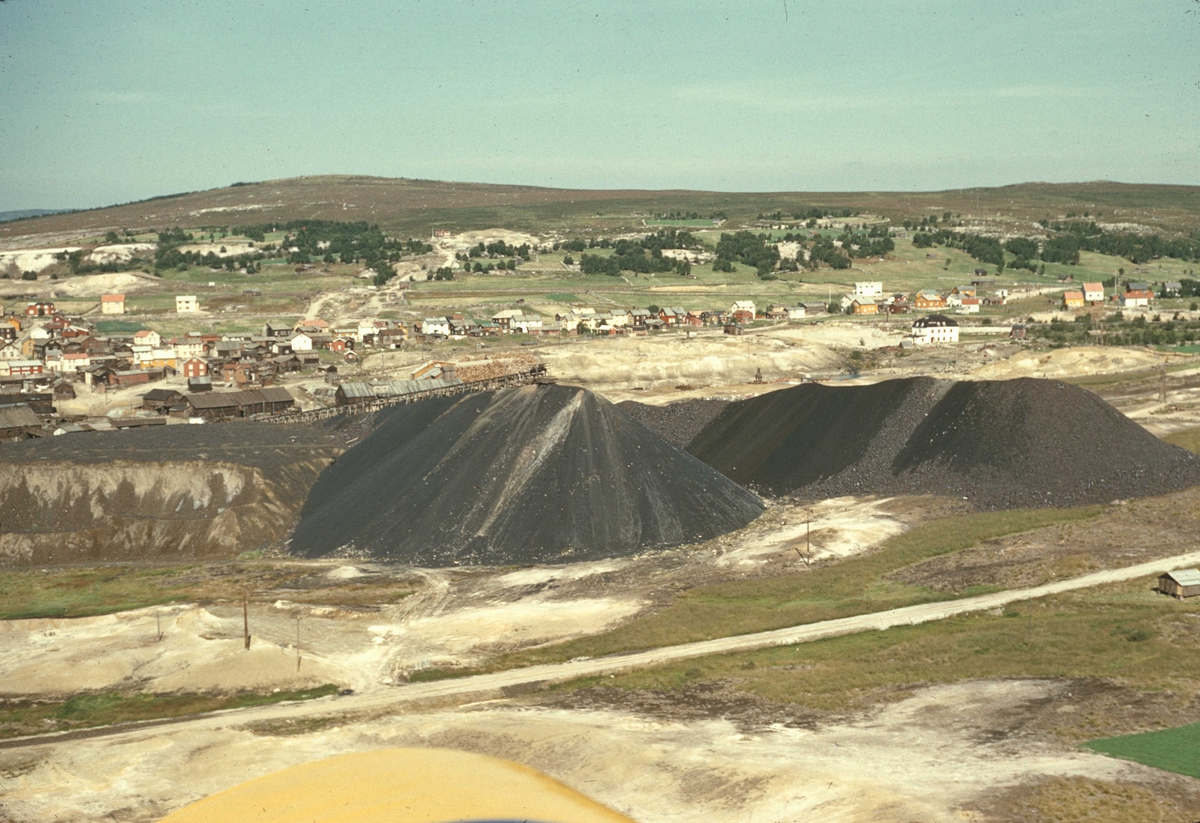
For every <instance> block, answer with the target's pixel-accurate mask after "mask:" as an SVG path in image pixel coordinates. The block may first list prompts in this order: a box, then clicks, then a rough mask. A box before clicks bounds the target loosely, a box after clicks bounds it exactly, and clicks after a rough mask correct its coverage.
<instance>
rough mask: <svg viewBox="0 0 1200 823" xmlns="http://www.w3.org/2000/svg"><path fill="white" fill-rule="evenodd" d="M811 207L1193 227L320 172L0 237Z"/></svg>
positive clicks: (1194, 212)
mask: <svg viewBox="0 0 1200 823" xmlns="http://www.w3.org/2000/svg"><path fill="white" fill-rule="evenodd" d="M813 206H825V207H830V208H852V209H862V210H864V211H868V212H871V213H875V214H881V215H884V216H887V217H891V218H902V217H907V216H914V215H917V216H919V215H921V214H927V213H939V214H940V213H941V212H943V211H954V212H962V213H963V214H972V215H976V216H986V217H993V218H997V219H1001V220H1004V219H1010V218H1013V219H1026V220H1030V219H1038V218H1041V217H1044V216H1047V215H1049V216H1051V217H1060V216H1063V215H1064V214H1065V213H1066V212H1069V211H1075V212H1078V213H1080V214H1082V213H1083V212H1085V211H1087V212H1089V213H1091V214H1093V215H1094V214H1095V213H1096V212H1102V213H1103V215H1104V219H1105V220H1108V221H1114V222H1129V223H1139V224H1143V225H1149V226H1153V227H1155V228H1158V229H1161V230H1166V231H1193V230H1196V229H1197V228H1200V187H1197V186H1171V185H1140V184H1125V183H1112V182H1093V183H1063V184H1050V183H1023V184H1019V185H1013V186H1003V187H999V188H974V189H958V190H952V191H939V192H741V193H738V192H702V191H639V190H634V189H624V190H584V189H555V188H541V187H536V186H511V185H492V184H486V183H450V182H439V181H434V180H412V179H404V178H382V177H360V176H348V175H326V176H319V177H299V178H291V179H284V180H272V181H266V182H259V183H239V184H236V185H233V186H229V187H226V188H220V189H210V190H207V191H198V192H191V193H186V194H174V195H165V196H161V197H155V198H152V199H149V200H142V201H139V202H135V203H126V204H122V205H116V206H110V207H107V208H102V209H91V210H86V211H76V212H70V213H65V214H53V215H48V216H44V217H38V218H33V219H25V220H19V221H17V222H15V223H0V242H3V241H5V240H8V241H14V240H17V239H18V238H23V237H29V236H33V235H47V236H56V237H65V236H72V235H94V234H97V233H99V234H103V233H104V232H105V231H108V230H109V229H126V228H127V229H130V230H134V231H138V230H148V229H161V228H166V227H170V226H183V227H185V228H197V227H201V226H238V225H246V224H250V223H262V222H267V221H288V220H318V219H319V220H366V221H369V222H372V223H378V224H380V225H381V226H383V227H384V228H385V229H387V230H388V231H391V232H393V233H396V234H412V235H415V236H426V235H428V234H429V233H430V231H431V230H432V229H434V228H445V229H450V230H454V231H466V230H472V229H481V228H490V227H493V226H505V227H507V228H511V229H517V230H538V231H546V230H556V229H557V230H594V231H610V232H613V231H620V230H622V229H629V230H634V229H637V228H640V227H641V226H642V218H643V216H652V215H654V214H655V213H665V212H671V211H686V212H692V211H694V212H698V213H700V214H702V215H705V216H707V215H708V214H711V213H714V212H721V213H724V214H725V215H727V216H728V217H729V218H730V220H731V221H733V222H735V223H736V222H738V221H745V220H753V219H754V218H755V217H756V216H757V215H758V214H759V213H763V212H772V211H775V210H780V211H783V212H785V213H787V212H790V211H793V210H798V209H801V208H804V209H807V208H810V207H813Z"/></svg>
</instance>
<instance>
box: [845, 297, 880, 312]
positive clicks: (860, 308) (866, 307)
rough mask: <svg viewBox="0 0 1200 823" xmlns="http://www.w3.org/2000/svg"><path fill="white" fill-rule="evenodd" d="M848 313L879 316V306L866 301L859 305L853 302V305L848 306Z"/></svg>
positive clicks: (857, 302)
mask: <svg viewBox="0 0 1200 823" xmlns="http://www.w3.org/2000/svg"><path fill="white" fill-rule="evenodd" d="M850 313H851V314H879V304H877V303H874V302H871V301H866V302H862V303H860V302H859V301H857V300H855V301H854V302H853V303H851V304H850Z"/></svg>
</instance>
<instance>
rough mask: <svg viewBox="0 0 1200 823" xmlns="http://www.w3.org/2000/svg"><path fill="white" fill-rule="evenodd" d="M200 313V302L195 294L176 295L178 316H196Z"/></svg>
mask: <svg viewBox="0 0 1200 823" xmlns="http://www.w3.org/2000/svg"><path fill="white" fill-rule="evenodd" d="M198 311H200V301H199V300H197V299H196V295H194V294H177V295H175V313H176V314H195V313H196V312H198Z"/></svg>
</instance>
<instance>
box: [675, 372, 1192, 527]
mask: <svg viewBox="0 0 1200 823" xmlns="http://www.w3.org/2000/svg"><path fill="white" fill-rule="evenodd" d="M688 451H690V452H691V453H692V454H694V455H696V456H697V457H699V458H700V459H701V460H703V461H704V462H705V463H708V464H709V465H710V466H712V467H714V468H716V469H717V470H718V471H720V472H721V473H722V474H724V475H726V476H727V477H729V478H730V479H732V480H735V481H737V482H738V483H741V484H743V485H746V486H749V487H751V488H754V489H758V490H761V491H762V492H764V493H768V494H773V495H784V494H793V493H794V494H797V495H799V496H803V497H820V496H833V495H843V494H921V493H929V494H942V495H954V496H956V497H966V498H967V499H969V500H970V501H971V502H972V503H973V504H974V505H975V506H976V507H978V508H985V509H991V508H1011V507H1021V506H1070V505H1082V504H1090V503H1104V502H1109V501H1111V500H1114V499H1122V498H1131V497H1144V496H1149V495H1155V494H1163V493H1166V492H1170V491H1175V490H1177V489H1181V488H1186V487H1188V486H1192V485H1196V484H1198V483H1200V459H1198V458H1197V456H1196V455H1194V454H1192V453H1190V452H1187V451H1185V450H1183V449H1180V448H1177V447H1175V446H1171V445H1169V444H1167V443H1164V442H1163V441H1162V440H1159V439H1158V438H1157V437H1155V436H1154V435H1152V434H1150V433H1149V432H1147V431H1146V430H1145V429H1143V428H1142V427H1141V426H1139V425H1137V424H1136V423H1134V422H1133V421H1131V420H1129V419H1128V418H1127V417H1125V416H1124V415H1123V414H1121V413H1120V412H1118V411H1117V410H1116V409H1114V408H1112V406H1110V405H1108V404H1107V403H1105V402H1104V401H1103V400H1101V399H1100V398H1099V397H1097V396H1096V395H1094V394H1092V393H1091V392H1088V391H1085V390H1083V389H1080V388H1077V387H1074V386H1071V385H1069V384H1066V383H1062V382H1058V381H1051V380H1033V379H1028V378H1024V379H1019V380H1007V381H984V382H972V381H964V382H958V383H955V382H951V381H941V380H934V379H932V378H910V379H904V380H889V381H885V382H882V383H876V384H874V385H870V386H843V387H835V386H825V385H819V384H806V385H803V386H797V387H795V388H792V389H786V390H783V391H777V392H772V393H770V394H766V395H763V396H761V397H757V398H754V399H751V400H746V401H741V402H738V403H734V404H731V405H730V406H729V407H728V408H727V409H726V410H725V411H724V412H723V413H722V414H721V415H720V416H719V417H718V418H717V419H715V420H714V421H713V422H712V423H710V424H709V425H708V426H706V427H705V429H704V430H703V431H702V432H701V433H700V434H699V435H697V436H696V437H695V439H694V440H692V442H691V443H690V444H689V446H688Z"/></svg>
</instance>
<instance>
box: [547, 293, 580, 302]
mask: <svg viewBox="0 0 1200 823" xmlns="http://www.w3.org/2000/svg"><path fill="white" fill-rule="evenodd" d="M546 299H547V300H554V301H557V302H559V303H578V302H579V298H578V297H576V296H575V295H573V294H547V295H546Z"/></svg>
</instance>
